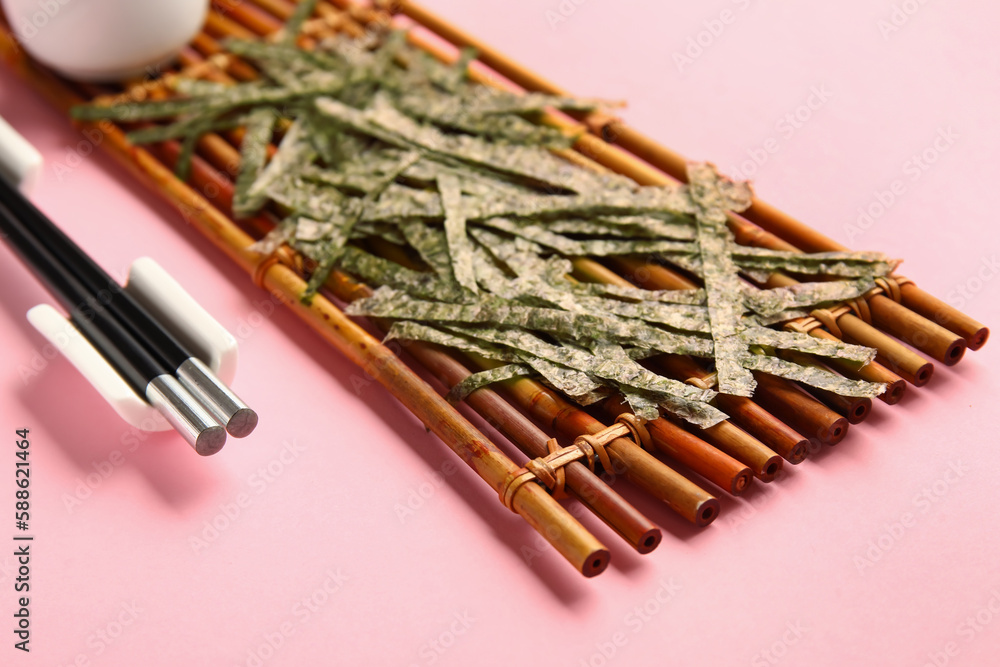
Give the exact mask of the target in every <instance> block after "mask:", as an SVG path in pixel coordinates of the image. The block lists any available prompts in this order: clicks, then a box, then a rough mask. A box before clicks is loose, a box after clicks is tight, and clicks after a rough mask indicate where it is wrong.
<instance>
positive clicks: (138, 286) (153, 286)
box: [28, 257, 238, 431]
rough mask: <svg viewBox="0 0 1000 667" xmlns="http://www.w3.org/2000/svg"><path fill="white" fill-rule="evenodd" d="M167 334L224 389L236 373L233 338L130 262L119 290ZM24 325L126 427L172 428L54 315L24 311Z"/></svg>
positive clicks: (166, 280)
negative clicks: (60, 357)
mask: <svg viewBox="0 0 1000 667" xmlns="http://www.w3.org/2000/svg"><path fill="white" fill-rule="evenodd" d="M125 290H127V291H128V292H129V294H131V295H132V296H133V297H134V298H135V299H136V300H137V301H139V302H140V303H141V304H142V305H143V306H145V307H146V308H147V309H148V310H149V311H150V312H151V313H152V314H153V315H154V316H155V317H156V318H157V320H158V321H159V322H160V324H162V325H163V327H164V328H165V329H167V330H168V331H169V332H170V333H171V334H173V335H174V336H175V337H177V338H178V339H179V340H180V341H181V342H183V343H185V344H187V345H188V346H189V348H190V349H191V350H192V352H194V353H195V355H196V356H197V357H198V358H199V359H201V360H202V361H203V362H204V363H205V364H206V365H207V366H208V367H209V368H210V369H212V371H213V372H214V373H215V374H216V375H217V376H218V377H219V378H220V379H221V380H222V381H223V382H226V383H227V384H228V383H230V382H232V380H233V377H234V376H235V374H236V364H237V357H238V344H237V342H236V338H235V337H234V336H233V335H232V334H231V333H229V331H227V330H226V328H225V327H223V326H222V325H221V324H219V322H218V321H216V320H215V318H213V317H212V316H211V315H209V314H208V311H206V310H205V309H204V308H203V307H202V306H201V304H199V303H198V302H197V301H195V299H194V298H193V297H192V296H191V295H190V294H188V293H187V291H185V290H184V288H183V287H181V286H180V284H179V283H178V282H177V281H176V280H174V278H173V276H171V275H170V274H169V273H167V272H166V271H165V270H164V269H163V268H162V267H161V266H160V265H159V264H157V263H156V262H155V261H153V260H152V259H150V258H148V257H141V258H139V259H137V260H136V261H135V262H133V263H132V266H131V268H130V270H129V280H128V283H127V284H126V285H125ZM28 321H29V322H31V324H32V326H34V327H35V329H37V330H38V331H39V333H41V334H42V336H44V337H45V338H46V340H48V341H49V343H51V344H52V346H53V347H54V348H55V349H57V350H59V351H60V352H61V353H62V354H63V356H64V357H66V358H67V359H68V360H69V362H70V363H71V364H73V366H74V367H75V368H76V369H77V370H78V371H79V372H80V374H81V375H83V376H84V377H85V378H86V379H87V381H88V382H90V384H91V385H92V386H93V387H94V389H96V390H97V391H98V393H99V394H100V395H101V396H102V397H103V398H104V400H105V401H107V402H108V404H109V405H110V406H111V407H112V408H113V409H114V411H115V412H117V413H118V415H119V416H120V417H121V418H122V419H123V420H125V422H126V423H128V424H129V425H131V426H133V427H135V428H137V429H140V430H143V431H167V430H170V429H171V428H173V427H172V426H171V425H170V424H168V423H167V420H166V419H164V418H163V416H162V415H161V414H160V413H159V412H157V411H156V409H155V408H153V407H152V406H151V405H149V403H147V402H146V401H145V400H143V399H142V398H140V397H139V395H138V394H136V393H135V392H134V391H133V390H132V388H131V387H130V386H129V385H128V383H126V382H125V380H124V379H123V378H122V377H121V376H120V375H119V374H118V372H117V371H115V369H114V368H113V367H112V366H111V365H110V364H109V363H108V362H107V360H106V359H105V358H104V357H102V356H101V354H100V353H99V352H98V351H97V350H96V349H95V348H94V346H93V345H91V344H90V342H89V341H88V340H87V339H86V338H84V337H83V335H82V334H81V333H80V332H79V331H78V330H77V328H76V327H75V326H73V324H72V323H71V322H70V321H69V320H67V319H66V317H64V316H63V315H62V314H61V313H59V311H57V310H56V309H55V308H53V307H52V306H50V305H48V304H41V305H38V306H35V307H34V308H32V309H31V310H29V311H28Z"/></svg>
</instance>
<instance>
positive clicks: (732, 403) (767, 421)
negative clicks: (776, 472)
mask: <svg viewBox="0 0 1000 667" xmlns="http://www.w3.org/2000/svg"><path fill="white" fill-rule="evenodd" d="M654 363H655V364H656V365H657V366H658V367H662V368H663V369H665V370H668V371H670V372H671V373H672V374H673V375H674V376H676V377H683V378H698V379H701V380H705V379H707V378H708V376H709V374H708V372H707V371H705V369H703V368H702V367H701V366H699V365H698V363H697V362H695V360H694V359H691V358H690V357H685V356H681V355H676V354H668V355H664V356H662V357H660V358H659V359H657V360H656V361H655V362H654ZM714 402H715V405H716V406H717V407H718V408H719V409H720V410H722V411H723V412H725V413H726V414H727V415H729V417H730V418H731V419H732V420H733V421H735V422H736V423H737V424H739V425H740V426H741V427H743V429H744V430H746V431H747V432H748V433H750V434H751V435H753V436H754V437H756V438H757V439H758V440H760V441H761V442H763V443H765V444H766V445H767V446H768V447H770V448H771V449H773V450H774V451H775V452H777V453H778V454H779V455H781V457H782V458H784V459H785V460H786V461H788V462H789V463H791V464H793V465H795V464H798V463H801V462H802V461H803V460H805V458H806V454H807V453H808V447H809V441H808V440H806V439H805V438H803V437H802V436H801V435H799V433H798V432H796V431H795V429H793V428H791V427H790V426H788V425H786V424H785V422H783V421H781V420H780V419H778V418H776V417H775V416H774V415H772V414H771V413H770V412H768V411H766V410H765V409H764V408H762V407H760V406H759V405H757V404H756V403H754V402H753V400H752V399H749V398H746V397H745V396H730V395H727V394H719V395H718V396H716V397H715V401H714Z"/></svg>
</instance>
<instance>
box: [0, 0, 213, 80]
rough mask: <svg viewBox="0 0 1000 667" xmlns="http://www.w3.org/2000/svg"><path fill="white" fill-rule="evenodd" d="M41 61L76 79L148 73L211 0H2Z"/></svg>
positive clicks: (182, 40)
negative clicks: (146, 71)
mask: <svg viewBox="0 0 1000 667" xmlns="http://www.w3.org/2000/svg"><path fill="white" fill-rule="evenodd" d="M0 4H2V5H3V10H4V14H5V15H6V16H7V21H8V23H10V25H11V26H12V27H13V29H14V32H15V33H16V34H17V37H18V39H19V41H20V42H21V44H22V45H23V46H24V48H25V50H26V51H27V52H28V53H30V54H31V55H32V56H33V57H34V58H35V59H36V60H38V61H40V62H42V63H44V64H45V65H48V66H49V67H51V68H53V69H55V70H58V71H59V72H61V73H62V74H64V75H66V76H67V77H70V78H72V79H86V80H91V81H95V80H96V81H108V80H114V79H121V78H125V77H131V76H136V75H139V74H142V73H143V71H144V70H146V69H147V68H150V67H155V66H157V65H159V64H162V63H165V62H167V61H169V60H170V59H171V58H173V57H174V56H175V55H176V54H177V52H178V51H179V50H180V48H181V47H182V46H184V44H186V43H187V42H188V41H189V40H190V39H191V38H192V37H194V35H195V34H196V33H197V32H198V29H199V28H201V25H202V23H204V21H205V15H206V13H207V12H208V4H209V0H0Z"/></svg>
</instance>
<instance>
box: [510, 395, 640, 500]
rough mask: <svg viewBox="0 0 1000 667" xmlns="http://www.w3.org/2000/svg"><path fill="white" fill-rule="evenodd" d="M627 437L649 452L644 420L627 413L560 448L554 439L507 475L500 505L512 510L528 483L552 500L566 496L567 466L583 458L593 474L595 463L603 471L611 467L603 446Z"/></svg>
mask: <svg viewBox="0 0 1000 667" xmlns="http://www.w3.org/2000/svg"><path fill="white" fill-rule="evenodd" d="M626 436H629V437H631V438H632V439H633V440H634V441H635V443H636V444H637V445H639V446H640V447H645V448H646V449H649V447H650V442H651V441H650V438H649V431H647V430H646V420H644V419H642V418H641V417H637V416H635V415H633V414H630V413H625V414H622V415H619V416H618V419H616V420H615V423H614V424H612V425H611V426H608V427H607V428H605V429H603V430H601V431H598V432H597V433H594V434H591V435H581V436H580V437H578V438H577V439H576V440H574V441H573V444H572V445H570V446H568V447H560V446H559V444H558V443H557V442H556V440H555V438H552V439H551V440H549V441H548V442H547V443H546V445H547V446H548V448H549V453H548V455H547V456H543V457H539V458H537V459H532V460H531V461H528V462H527V463H526V464H524V466H523V467H521V468H518V469H517V470H515V471H514V472H512V473H511V474H509V475H508V476H507V479H506V480H504V483H503V486H502V487H501V488H500V502H502V503H503V504H504V506H505V507H506V508H507V509H509V510H511V511H515V510H514V496H515V495H517V492H518V491H519V490H520V489H521V487H522V486H524V485H525V484H527V483H528V482H539V483H541V484H542V485H544V486H545V488H547V489H548V490H549V491H550V492H551V493H552V495H553V497H555V498H563V497H565V495H566V491H565V485H566V471H565V469H564V468H565V467H566V465H567V464H569V463H572V462H573V461H577V460H579V459H585V460H586V462H587V467H588V468H590V470H591V471H595V472H596V470H595V468H596V464H597V462H598V461H599V462H600V464H601V466H603V468H604V469H605V470H609V469H610V468H611V459H610V457H609V456H608V452H607V449H606V448H605V446H606V445H607V444H608V443H609V442H611V441H612V440H614V439H616V438H622V437H626Z"/></svg>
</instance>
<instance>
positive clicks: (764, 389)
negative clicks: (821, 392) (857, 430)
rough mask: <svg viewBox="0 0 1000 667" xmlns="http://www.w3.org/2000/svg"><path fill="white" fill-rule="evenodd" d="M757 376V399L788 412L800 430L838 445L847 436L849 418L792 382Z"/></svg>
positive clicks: (785, 412)
mask: <svg viewBox="0 0 1000 667" xmlns="http://www.w3.org/2000/svg"><path fill="white" fill-rule="evenodd" d="M754 378H755V379H756V380H757V389H756V390H755V391H754V398H757V399H758V400H759V402H760V404H761V405H763V406H764V407H765V408H766V409H768V410H771V411H776V412H781V413H782V414H785V415H787V417H786V418H787V419H788V422H789V426H791V427H792V428H794V429H795V430H796V431H798V432H799V433H801V434H803V435H805V436H807V437H809V438H815V439H816V440H818V441H819V442H821V443H823V444H826V445H835V444H837V443H838V442H840V441H841V440H843V439H844V436H845V435H847V426H848V423H849V422H848V421H847V419H845V418H844V417H841V416H840V415H838V414H837V413H836V412H834V411H833V410H831V409H830V408H828V407H826V406H825V405H823V404H822V403H820V402H819V401H817V400H816V399H815V398H813V397H812V396H809V395H808V394H806V393H805V392H803V391H801V390H800V389H799V388H798V387H796V386H795V385H794V384H792V383H791V382H788V381H787V380H784V379H782V378H778V377H774V376H772V375H767V374H766V373H760V372H756V371H755V372H754Z"/></svg>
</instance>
